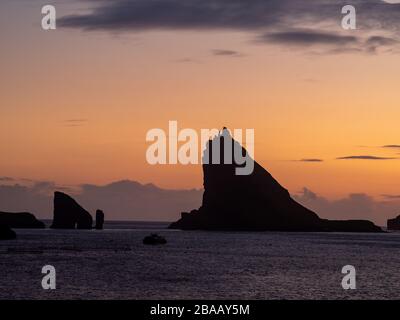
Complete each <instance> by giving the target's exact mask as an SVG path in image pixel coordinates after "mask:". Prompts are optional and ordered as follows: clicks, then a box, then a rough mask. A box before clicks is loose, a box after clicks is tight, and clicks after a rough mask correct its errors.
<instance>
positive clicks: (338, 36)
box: [58, 0, 400, 53]
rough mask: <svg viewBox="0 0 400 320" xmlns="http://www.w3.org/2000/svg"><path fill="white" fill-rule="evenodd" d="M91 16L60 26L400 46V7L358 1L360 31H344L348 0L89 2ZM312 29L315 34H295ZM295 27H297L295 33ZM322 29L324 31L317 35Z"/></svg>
mask: <svg viewBox="0 0 400 320" xmlns="http://www.w3.org/2000/svg"><path fill="white" fill-rule="evenodd" d="M88 3H90V4H91V6H92V7H91V8H89V11H85V12H88V13H83V14H81V13H79V14H73V15H68V16H64V17H61V18H59V19H58V26H60V27H70V28H79V29H83V30H103V31H104V30H105V31H135V32H139V31H146V30H203V31H209V30H234V31H246V32H249V33H251V34H252V35H253V37H254V36H255V37H256V38H257V39H258V40H259V41H263V42H268V43H269V42H272V43H279V44H286V45H287V44H291V45H294V44H295V45H297V46H306V47H309V46H311V45H317V44H321V45H325V46H326V45H329V46H331V47H334V48H333V49H332V50H329V51H326V52H331V53H338V52H357V51H363V52H368V53H376V52H377V51H378V49H379V48H382V47H383V48H385V49H389V48H391V47H394V46H397V44H398V40H397V37H398V36H397V34H398V32H399V31H400V21H399V19H398V17H399V15H400V4H389V3H386V2H384V1H382V0H368V1H365V0H352V1H351V4H352V5H353V6H355V8H356V9H357V29H358V30H357V31H354V30H351V31H344V30H342V28H341V27H340V22H341V19H342V17H343V15H342V14H341V8H342V7H343V6H344V5H348V4H349V3H348V1H345V0H252V1H243V0H114V1H89V2H88ZM304 26H307V27H309V26H312V27H309V28H310V30H309V31H293V30H296V29H299V28H304ZM289 28H291V29H289ZM317 30H318V31H317Z"/></svg>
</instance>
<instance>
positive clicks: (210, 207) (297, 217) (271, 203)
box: [169, 128, 383, 232]
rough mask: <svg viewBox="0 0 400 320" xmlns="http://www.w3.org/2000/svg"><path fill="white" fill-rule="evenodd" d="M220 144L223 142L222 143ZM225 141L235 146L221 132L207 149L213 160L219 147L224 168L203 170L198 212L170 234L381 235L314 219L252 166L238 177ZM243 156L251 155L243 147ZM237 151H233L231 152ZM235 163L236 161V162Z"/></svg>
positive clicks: (356, 223) (357, 223) (364, 225)
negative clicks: (178, 231) (227, 156)
mask: <svg viewBox="0 0 400 320" xmlns="http://www.w3.org/2000/svg"><path fill="white" fill-rule="evenodd" d="M218 139H219V141H218ZM225 139H228V140H232V141H231V142H232V143H233V144H238V142H237V141H235V140H233V138H232V137H231V135H230V133H229V131H228V130H227V129H226V128H224V129H223V130H222V132H221V133H220V134H219V135H217V136H216V137H215V138H214V139H213V140H210V141H209V142H208V143H207V146H206V150H205V153H206V152H209V158H210V159H211V158H212V150H213V144H214V143H217V145H218V143H219V146H220V155H221V161H220V163H221V164H212V163H211V161H210V164H203V175H204V183H203V184H204V194H203V202H202V205H201V207H200V208H199V209H197V210H192V211H191V212H183V213H182V217H181V219H180V220H178V221H177V222H174V223H172V224H171V225H170V226H169V228H170V229H182V230H232V231H298V232H303V231H304V232H309V231H310V232H383V231H382V229H381V228H379V227H378V226H376V225H375V224H374V223H372V222H370V221H367V220H347V221H335V220H326V219H321V218H320V217H319V216H318V215H317V214H316V213H314V212H312V211H311V210H309V209H307V208H305V207H304V206H302V205H301V204H299V203H297V202H296V201H295V200H293V199H292V198H291V196H290V194H289V192H288V191H287V190H286V189H285V188H283V187H282V186H281V185H280V184H279V183H278V182H277V181H276V180H275V179H274V178H273V177H272V176H271V174H270V173H269V172H268V171H267V170H265V169H264V168H263V167H262V166H260V165H259V164H258V163H257V162H256V161H254V171H253V173H252V174H250V175H242V176H240V175H236V174H235V172H236V171H235V169H236V168H237V167H238V166H239V165H238V164H236V163H235V162H234V161H233V163H232V164H224V150H223V146H224V143H225V142H226V141H225ZM239 147H240V148H241V150H242V154H243V155H246V154H247V151H246V150H245V149H244V148H243V147H242V146H240V145H239ZM232 149H233V148H232ZM233 159H234V158H233Z"/></svg>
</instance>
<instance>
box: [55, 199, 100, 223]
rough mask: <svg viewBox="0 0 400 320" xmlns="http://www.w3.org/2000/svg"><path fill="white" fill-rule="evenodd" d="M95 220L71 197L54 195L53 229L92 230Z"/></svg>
mask: <svg viewBox="0 0 400 320" xmlns="http://www.w3.org/2000/svg"><path fill="white" fill-rule="evenodd" d="M92 224H93V218H92V216H91V215H90V213H89V212H88V211H86V210H85V209H83V208H82V207H81V206H80V205H79V204H78V203H77V202H76V201H75V200H74V199H73V198H71V197H70V196H69V195H67V194H65V193H63V192H58V191H56V192H55V193H54V219H53V224H52V225H51V226H50V228H53V229H75V228H76V229H92Z"/></svg>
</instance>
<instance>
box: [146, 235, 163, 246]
mask: <svg viewBox="0 0 400 320" xmlns="http://www.w3.org/2000/svg"><path fill="white" fill-rule="evenodd" d="M166 243H167V240H166V239H165V238H164V237H162V236H159V235H158V234H156V233H153V234H151V235H149V236H147V237H145V238H144V239H143V244H152V245H156V244H166Z"/></svg>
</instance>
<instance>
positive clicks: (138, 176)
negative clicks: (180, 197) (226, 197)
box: [0, 0, 400, 209]
mask: <svg viewBox="0 0 400 320" xmlns="http://www.w3.org/2000/svg"><path fill="white" fill-rule="evenodd" d="M392 2H395V1H392ZM45 4H53V5H55V7H56V9H57V30H52V31H44V30H42V29H41V19H42V14H41V7H42V6H43V5H45ZM345 4H353V5H354V6H355V7H356V9H357V27H358V29H357V30H343V29H342V28H341V26H340V24H341V19H342V17H343V15H342V14H341V8H342V6H343V5H345ZM399 17H400V4H389V3H386V2H384V1H380V0H368V1H360V0H356V1H333V0H330V1H324V0H321V1H306V0H292V1H289V0H279V1H277V0H271V1H261V0H254V1H239V0H230V1H228V0H220V1H217V0H210V1H208V0H202V1H200V0H185V1H183V0H164V1H162V0H157V1H151V0H136V1H134V0H132V1H128V0H115V1H50V0H49V1H39V0H29V1H24V0H18V1H11V0H6V1H1V4H0V39H1V51H0V71H1V76H0V88H1V94H0V97H1V98H0V99H1V100H0V115H1V117H0V145H1V149H2V150H1V151H2V152H1V154H2V156H1V157H0V175H1V176H4V177H12V178H18V179H22V178H24V179H32V180H37V181H54V182H56V183H57V184H59V185H79V184H82V183H93V184H106V183H110V182H112V181H117V180H121V179H130V180H136V181H140V182H142V183H149V182H151V183H154V184H156V185H158V186H160V187H164V188H170V189H183V188H201V187H202V171H201V167H200V166H195V165H192V166H182V165H172V166H151V165H149V164H147V162H146V158H145V152H146V148H147V147H148V146H149V144H148V143H146V141H145V137H146V133H147V131H148V130H150V129H152V128H162V129H164V130H167V129H168V121H170V120H176V121H178V125H179V127H180V128H181V129H183V128H193V129H196V130H200V129H201V128H222V127H224V126H227V127H229V128H232V129H233V128H238V129H240V128H242V129H246V128H251V129H253V128H254V129H255V158H256V160H257V161H258V162H259V163H260V164H261V165H262V166H264V167H265V168H266V169H267V170H268V171H269V172H270V173H271V174H272V175H273V176H274V177H275V178H276V179H277V180H278V181H279V182H280V183H281V184H282V185H283V186H285V187H286V188H288V190H289V191H290V192H291V193H293V194H296V193H299V192H300V191H301V190H302V189H303V187H307V188H309V189H311V190H313V191H315V192H318V194H320V195H323V196H324V197H326V198H328V199H334V198H338V197H343V196H346V195H348V194H351V193H365V194H368V195H370V196H373V197H375V198H379V199H382V198H383V197H384V196H383V195H385V197H397V196H400V160H399V158H400V125H399V119H400V84H399V77H400V60H399V49H400V43H399V40H400V19H399ZM385 146H386V147H385ZM367 156H368V157H367ZM339 158H345V159H339ZM307 159H308V160H311V159H314V160H315V159H318V160H321V161H307ZM399 198H400V197H399ZM399 209H400V208H399Z"/></svg>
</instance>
